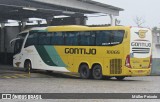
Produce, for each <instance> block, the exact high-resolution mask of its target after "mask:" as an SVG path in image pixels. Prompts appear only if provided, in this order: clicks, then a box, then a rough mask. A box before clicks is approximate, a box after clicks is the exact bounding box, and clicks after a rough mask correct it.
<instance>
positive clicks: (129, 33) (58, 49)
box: [12, 25, 152, 79]
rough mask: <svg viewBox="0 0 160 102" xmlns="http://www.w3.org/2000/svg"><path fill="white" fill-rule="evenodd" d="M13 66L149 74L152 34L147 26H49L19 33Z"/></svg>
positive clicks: (83, 74) (98, 74)
mask: <svg viewBox="0 0 160 102" xmlns="http://www.w3.org/2000/svg"><path fill="white" fill-rule="evenodd" d="M12 41H15V46H14V52H15V55H14V56H13V66H14V67H22V68H25V70H26V71H27V70H28V69H29V68H31V69H42V70H49V71H60V72H76V73H80V76H81V78H85V79H87V78H90V77H93V78H94V79H102V78H103V76H107V77H108V78H110V77H116V78H117V79H124V78H125V77H130V76H144V75H149V74H150V71H151V47H152V34H151V31H150V30H149V29H147V28H138V27H125V26H113V27H112V26H109V27H87V26H74V25H73V26H50V27H39V28H31V29H28V30H26V31H23V32H21V33H20V34H18V36H17V38H15V39H13V40H12Z"/></svg>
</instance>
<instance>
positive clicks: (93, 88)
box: [0, 65, 160, 102]
mask: <svg viewBox="0 0 160 102" xmlns="http://www.w3.org/2000/svg"><path fill="white" fill-rule="evenodd" d="M0 93H160V77H159V76H146V77H128V78H125V80H124V81H117V80H116V79H114V78H113V79H111V80H83V79H80V78H79V77H78V75H76V74H75V75H74V74H73V75H72V76H70V75H68V73H55V72H54V73H51V74H48V73H46V72H45V71H35V73H31V75H30V76H29V74H28V73H25V72H24V71H23V70H21V69H14V68H11V67H8V66H2V65H0ZM47 101H51V100H47ZM55 101H59V102H61V101H62V102H63V101H64V102H66V100H55ZM67 101H71V102H74V101H80V102H81V101H82V102H83V100H67ZM85 101H86V100H85ZM87 101H91V102H92V101H94V102H97V101H98V102H99V101H100V102H103V101H104V100H87ZM105 101H106V100H105ZM107 101H108V102H110V101H117V102H124V101H123V100H110V101H109V100H107ZM135 101H137V102H150V101H149V100H141V101H139V100H130V102H135ZM152 101H153V102H158V100H152ZM19 102H20V101H19ZM24 102H25V101H24ZM40 102H43V101H40ZM126 102H127V100H126Z"/></svg>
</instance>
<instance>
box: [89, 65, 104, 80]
mask: <svg viewBox="0 0 160 102" xmlns="http://www.w3.org/2000/svg"><path fill="white" fill-rule="evenodd" d="M92 76H93V78H94V79H96V80H100V79H102V78H103V75H102V67H101V66H100V65H95V66H94V67H93V68H92Z"/></svg>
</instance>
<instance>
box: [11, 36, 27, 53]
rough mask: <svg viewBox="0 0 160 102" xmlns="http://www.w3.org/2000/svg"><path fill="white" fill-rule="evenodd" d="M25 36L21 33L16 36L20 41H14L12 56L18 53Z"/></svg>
mask: <svg viewBox="0 0 160 102" xmlns="http://www.w3.org/2000/svg"><path fill="white" fill-rule="evenodd" d="M26 35H27V33H22V34H19V35H18V36H17V38H20V39H18V40H16V42H15V46H14V54H18V53H20V51H21V48H22V45H23V42H24V39H25V37H26Z"/></svg>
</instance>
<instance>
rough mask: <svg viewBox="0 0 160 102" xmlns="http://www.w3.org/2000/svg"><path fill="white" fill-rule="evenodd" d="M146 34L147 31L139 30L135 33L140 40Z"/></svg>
mask: <svg viewBox="0 0 160 102" xmlns="http://www.w3.org/2000/svg"><path fill="white" fill-rule="evenodd" d="M147 32H148V30H139V32H135V33H136V34H138V36H139V37H140V38H145V37H146V33H147Z"/></svg>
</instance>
